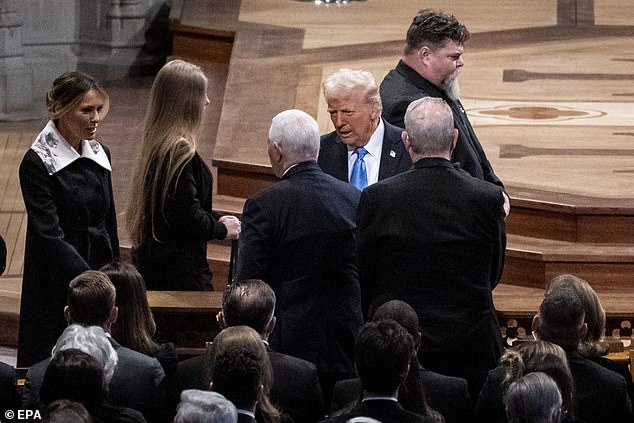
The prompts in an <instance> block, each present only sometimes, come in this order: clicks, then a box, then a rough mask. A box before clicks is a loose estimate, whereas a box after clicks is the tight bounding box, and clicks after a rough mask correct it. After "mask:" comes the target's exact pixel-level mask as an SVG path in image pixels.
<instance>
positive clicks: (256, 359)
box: [209, 326, 293, 423]
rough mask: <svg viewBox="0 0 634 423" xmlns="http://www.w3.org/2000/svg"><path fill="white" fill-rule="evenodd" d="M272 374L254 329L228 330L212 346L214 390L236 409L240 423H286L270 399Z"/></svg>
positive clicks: (267, 358)
mask: <svg viewBox="0 0 634 423" xmlns="http://www.w3.org/2000/svg"><path fill="white" fill-rule="evenodd" d="M271 373H272V372H271V362H270V360H269V356H268V354H267V353H266V349H265V348H264V343H262V339H261V338H260V335H258V333H257V332H256V331H254V330H253V329H251V328H250V327H247V326H232V327H229V328H227V329H224V330H223V331H222V332H220V333H219V334H218V336H216V338H215V339H214V342H213V343H212V344H211V348H210V369H209V374H210V379H211V385H210V388H211V390H212V391H215V392H218V393H220V394H222V395H224V396H225V398H227V399H228V400H230V401H231V402H232V403H233V404H234V405H235V406H236V408H237V410H238V422H239V423H248V422H258V423H265V422H266V423H277V422H280V421H282V419H281V418H280V412H279V410H277V408H275V406H273V404H271V400H270V399H269V391H270V388H271V379H272V375H271ZM256 415H257V418H256ZM287 421H291V422H292V421H293V420H292V419H291V418H288V420H287Z"/></svg>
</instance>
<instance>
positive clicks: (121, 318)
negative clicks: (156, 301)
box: [101, 263, 158, 356]
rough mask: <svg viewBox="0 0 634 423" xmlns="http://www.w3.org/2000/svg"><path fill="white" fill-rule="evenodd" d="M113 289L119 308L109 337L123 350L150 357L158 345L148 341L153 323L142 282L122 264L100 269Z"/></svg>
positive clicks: (111, 264)
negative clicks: (108, 279)
mask: <svg viewBox="0 0 634 423" xmlns="http://www.w3.org/2000/svg"><path fill="white" fill-rule="evenodd" d="M101 271H102V272H104V273H105V274H106V275H108V277H109V278H110V280H111V281H112V284H113V285H114V287H115V289H116V291H117V296H116V306H117V307H119V315H118V317H117V321H116V322H115V323H114V324H113V325H112V327H111V330H112V336H113V337H114V339H116V340H117V342H119V343H120V344H121V345H123V346H124V347H127V348H130V349H131V350H134V351H138V352H140V353H142V354H145V355H149V356H152V355H154V353H156V350H157V349H158V345H157V344H156V342H154V340H153V339H152V337H153V336H154V334H155V333H156V323H155V322H154V317H153V316H152V310H151V309H150V304H149V303H148V300H147V292H146V290H145V282H144V281H143V277H142V276H141V274H140V273H139V272H138V271H137V270H136V268H135V267H134V266H132V265H130V264H126V263H110V264H107V265H105V266H104V267H102V268H101Z"/></svg>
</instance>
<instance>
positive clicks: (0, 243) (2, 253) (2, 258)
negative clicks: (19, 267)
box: [0, 235, 7, 275]
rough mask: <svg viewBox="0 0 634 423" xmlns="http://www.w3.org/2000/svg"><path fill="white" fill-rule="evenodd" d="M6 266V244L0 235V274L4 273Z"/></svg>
mask: <svg viewBox="0 0 634 423" xmlns="http://www.w3.org/2000/svg"><path fill="white" fill-rule="evenodd" d="M6 268H7V244H6V243H5V242H4V238H2V235H0V275H2V274H3V273H4V269H6Z"/></svg>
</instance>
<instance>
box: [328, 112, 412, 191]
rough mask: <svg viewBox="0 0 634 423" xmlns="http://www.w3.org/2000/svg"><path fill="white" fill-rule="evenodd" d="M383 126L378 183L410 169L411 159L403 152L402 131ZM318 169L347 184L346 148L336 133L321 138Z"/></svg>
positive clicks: (388, 124)
mask: <svg viewBox="0 0 634 423" xmlns="http://www.w3.org/2000/svg"><path fill="white" fill-rule="evenodd" d="M383 123H384V124H385V134H384V135H383V148H382V149H381V162H380V165H379V181H381V180H383V179H385V178H389V177H390V176H394V175H396V174H398V173H401V172H405V171H406V170H408V169H409V168H411V167H412V159H411V158H410V156H409V153H407V150H405V146H404V145H403V141H402V140H401V133H402V132H403V130H402V129H401V128H397V127H396V126H394V125H391V124H390V123H388V122H386V121H383ZM317 163H319V167H321V169H322V170H323V171H324V172H326V173H327V174H329V175H332V176H334V177H335V178H337V179H339V180H340V181H344V182H348V147H347V146H346V145H345V144H344V143H342V142H341V140H340V139H339V136H338V135H337V132H336V131H332V132H331V133H329V134H325V135H322V136H321V145H320V147H319V159H318V161H317Z"/></svg>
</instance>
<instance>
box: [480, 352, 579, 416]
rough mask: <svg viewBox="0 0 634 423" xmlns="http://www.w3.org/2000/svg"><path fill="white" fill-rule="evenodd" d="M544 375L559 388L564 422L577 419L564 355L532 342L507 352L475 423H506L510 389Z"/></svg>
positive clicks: (491, 379) (483, 395)
mask: <svg viewBox="0 0 634 423" xmlns="http://www.w3.org/2000/svg"><path fill="white" fill-rule="evenodd" d="M533 372H542V373H545V374H547V375H548V376H550V377H551V378H552V379H553V380H554V381H555V382H557V385H558V387H559V391H560V392H561V396H562V399H563V405H562V408H563V414H562V419H563V420H562V421H564V422H567V423H571V422H578V420H577V419H575V417H574V416H575V413H574V403H573V383H572V374H571V373H570V367H569V366H568V359H567V358H566V353H565V351H564V350H563V349H562V348H561V347H559V346H558V345H555V344H553V343H551V342H546V341H530V342H524V343H521V344H519V345H518V346H516V347H514V348H509V349H507V350H506V351H504V354H503V355H502V357H501V358H500V365H499V366H498V367H496V368H495V369H493V370H491V371H490V372H489V374H488V376H487V379H486V381H485V382H484V386H483V388H482V391H481V392H480V397H479V399H478V403H477V405H476V419H475V420H476V422H480V423H506V422H507V420H506V411H505V406H504V393H505V392H506V390H507V388H508V386H509V385H510V384H511V383H513V382H515V381H516V380H518V379H520V378H521V377H523V376H525V375H527V374H529V373H533Z"/></svg>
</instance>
